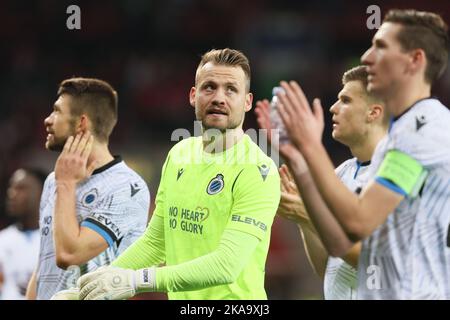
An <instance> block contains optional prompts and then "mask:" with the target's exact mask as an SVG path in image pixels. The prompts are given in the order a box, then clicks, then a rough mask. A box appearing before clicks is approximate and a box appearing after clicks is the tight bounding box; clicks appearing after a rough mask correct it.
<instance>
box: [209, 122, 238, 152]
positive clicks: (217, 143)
mask: <svg viewBox="0 0 450 320" xmlns="http://www.w3.org/2000/svg"><path fill="white" fill-rule="evenodd" d="M243 136H244V131H243V130H242V128H235V129H227V130H226V131H225V132H220V131H218V130H215V129H212V130H204V131H203V151H205V152H208V153H220V152H224V151H225V150H228V149H230V148H231V147H233V146H234V145H235V144H236V143H238V142H239V141H241V139H242V137H243Z"/></svg>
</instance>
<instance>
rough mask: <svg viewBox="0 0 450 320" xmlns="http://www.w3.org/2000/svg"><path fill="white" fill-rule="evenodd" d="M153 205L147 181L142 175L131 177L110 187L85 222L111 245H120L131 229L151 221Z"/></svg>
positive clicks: (83, 224) (82, 224)
mask: <svg viewBox="0 0 450 320" xmlns="http://www.w3.org/2000/svg"><path fill="white" fill-rule="evenodd" d="M149 206H150V192H149V191H148V188H147V185H146V183H145V182H144V181H143V180H142V179H137V178H136V179H127V180H125V181H123V182H121V183H119V185H117V186H114V187H112V188H110V191H109V192H108V193H107V194H106V195H105V196H104V197H103V199H101V200H100V201H98V205H97V206H96V207H94V208H92V210H91V212H90V214H89V215H88V216H87V217H86V218H85V219H84V220H83V221H82V222H81V226H83V227H87V228H90V229H92V230H94V231H96V232H97V233H98V234H99V235H101V236H102V237H103V238H104V239H105V240H106V242H107V243H108V245H109V246H110V247H113V246H114V245H116V246H119V244H120V242H121V240H122V238H123V237H124V236H125V235H126V234H127V233H128V232H129V230H131V229H132V228H136V226H137V224H142V223H144V221H145V222H146V221H147V217H148V210H149Z"/></svg>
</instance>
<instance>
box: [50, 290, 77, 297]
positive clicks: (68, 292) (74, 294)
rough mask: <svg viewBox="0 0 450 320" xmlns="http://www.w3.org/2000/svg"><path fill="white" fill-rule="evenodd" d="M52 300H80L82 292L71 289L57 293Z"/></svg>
mask: <svg viewBox="0 0 450 320" xmlns="http://www.w3.org/2000/svg"><path fill="white" fill-rule="evenodd" d="M50 300H80V290H79V289H78V288H70V289H67V290H61V291H59V292H57V293H55V294H54V295H53V296H52V297H51V298H50Z"/></svg>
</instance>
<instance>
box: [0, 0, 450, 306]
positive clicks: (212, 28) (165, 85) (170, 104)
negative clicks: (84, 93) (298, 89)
mask: <svg viewBox="0 0 450 320" xmlns="http://www.w3.org/2000/svg"><path fill="white" fill-rule="evenodd" d="M71 4H77V5H78V6H80V8H81V30H73V31H71V30H68V29H67V28H66V19H67V17H68V16H69V15H68V14H66V8H67V7H68V6H69V5H71ZM371 4H377V5H378V6H379V7H380V8H381V11H382V14H384V13H385V12H386V11H387V10H388V9H390V8H415V9H424V10H430V11H435V12H438V13H441V14H443V16H444V19H445V20H446V21H447V22H450V1H432V2H431V1H419V0H416V1H412V0H409V1H378V3H377V2H375V1H372V2H368V1H334V0H321V1H311V0H309V1H295V0H276V1H260V0H245V1H235V0H228V1H227V0H209V1H197V0H164V1H162V0H161V1H155V0H153V1H151V0H128V1H125V0H124V1H103V0H98V1H61V0H40V1H1V2H0V42H1V43H2V50H0V70H1V72H0V108H1V109H0V110H1V112H0V138H1V142H0V228H3V227H5V226H7V225H8V224H9V223H11V222H12V221H11V220H10V219H9V218H8V217H7V216H6V215H5V210H4V208H5V201H4V199H5V192H6V188H7V184H8V178H9V177H10V175H11V174H12V173H13V171H14V170H15V169H17V168H18V167H20V166H22V165H31V166H37V167H41V168H44V169H46V170H47V171H51V170H52V168H53V165H54V162H55V160H56V156H57V154H56V153H51V152H47V151H45V149H44V147H43V145H44V141H45V135H46V134H45V130H44V127H43V120H44V118H45V117H46V116H47V115H48V114H49V113H50V112H51V109H52V105H53V102H54V100H55V96H56V90H57V85H58V83H59V82H60V81H61V80H63V79H65V78H68V77H71V76H87V77H98V78H101V79H104V80H107V81H108V82H110V83H111V84H112V85H113V86H114V87H115V88H116V89H117V91H118V93H119V122H118V125H117V127H116V129H115V131H114V133H113V135H112V138H111V150H112V152H113V153H114V154H121V155H122V156H123V157H124V159H125V160H126V161H127V163H128V164H129V165H130V166H131V167H133V168H134V169H135V170H137V171H138V172H139V173H140V174H141V175H142V176H143V177H144V178H145V180H146V181H147V183H148V185H149V188H150V190H151V193H152V200H154V196H155V194H156V190H157V187H158V183H159V178H160V170H161V167H162V163H163V161H164V158H165V156H166V153H167V151H168V150H169V149H170V147H171V146H172V145H173V144H174V143H175V142H172V141H171V140H170V136H171V133H172V131H173V130H175V129H177V128H186V129H188V130H189V131H190V132H193V119H194V113H193V109H192V108H191V107H190V106H189V101H188V93H189V89H190V87H191V86H192V85H193V82H194V73H195V69H196V66H197V63H198V62H199V58H200V55H201V54H202V53H203V52H205V51H207V50H209V49H212V48H223V47H232V48H236V49H240V50H242V51H243V52H244V53H245V54H246V55H247V56H248V57H249V59H250V63H251V67H252V92H253V93H254V95H255V100H257V99H262V98H270V94H271V89H272V87H273V86H275V85H276V84H277V83H278V82H279V81H280V80H281V79H295V80H298V81H299V82H300V83H301V84H302V86H303V88H304V90H305V92H306V93H307V95H308V97H309V98H310V99H312V98H313V97H315V96H319V97H321V98H322V103H323V105H324V107H326V108H328V107H329V106H331V104H332V103H333V102H334V101H335V97H336V94H337V92H338V91H339V90H340V86H341V82H340V81H341V75H342V73H343V72H344V71H345V70H347V69H348V68H350V67H351V66H354V65H356V64H358V62H359V57H360V56H361V54H362V53H363V52H364V50H366V49H367V48H368V47H369V45H370V41H371V37H372V35H373V33H374V31H373V30H368V29H367V27H366V20H367V18H368V16H369V15H368V14H366V9H367V7H368V6H369V5H371ZM449 88H450V73H449V72H447V73H446V74H445V75H444V76H443V77H442V79H441V81H440V82H439V83H438V85H437V86H436V87H435V92H434V93H435V94H436V95H437V96H438V97H440V98H441V100H442V101H443V102H444V103H445V104H447V105H448V104H449V102H450V99H449V94H448V92H449V90H448V89H449ZM328 120H330V119H328ZM256 127H257V126H256V121H255V117H254V115H253V113H252V112H250V113H248V114H247V118H246V122H245V128H246V129H248V128H256ZM324 142H325V144H326V146H327V148H328V150H329V152H330V153H331V155H332V157H333V160H334V162H335V163H336V164H339V163H340V162H341V161H342V160H344V159H346V158H348V157H349V156H350V154H349V152H348V151H347V150H346V149H345V148H344V147H342V146H340V145H339V144H337V143H336V142H334V141H333V140H331V138H330V123H329V122H328V124H327V127H326V131H325V138H324ZM266 288H267V291H268V295H269V298H271V299H321V298H322V285H321V281H320V280H319V279H318V277H317V276H316V275H315V274H313V272H312V270H311V268H310V267H309V265H308V262H307V260H306V256H305V254H304V250H303V246H302V243H301V241H300V237H299V233H298V230H297V228H296V226H295V225H294V224H293V223H291V222H287V221H284V220H282V219H280V218H276V221H275V223H274V226H273V235H272V244H271V250H270V254H269V258H268V263H267V279H266Z"/></svg>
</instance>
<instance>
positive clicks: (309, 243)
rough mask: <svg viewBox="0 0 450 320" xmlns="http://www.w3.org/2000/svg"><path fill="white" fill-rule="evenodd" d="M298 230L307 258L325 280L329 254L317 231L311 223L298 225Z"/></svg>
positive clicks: (303, 222)
mask: <svg viewBox="0 0 450 320" xmlns="http://www.w3.org/2000/svg"><path fill="white" fill-rule="evenodd" d="M297 225H298V228H299V231H300V234H301V236H302V239H303V245H304V247H305V252H306V256H307V257H308V260H309V264H310V265H311V267H312V268H313V270H314V272H315V273H316V274H317V275H318V276H319V277H320V278H321V279H323V277H324V274H325V269H326V266H327V261H328V252H327V250H326V249H325V247H324V246H323V244H322V241H321V240H320V238H319V236H318V235H317V231H316V230H315V228H314V226H313V225H312V224H311V223H310V222H305V221H302V222H301V223H298V224H297Z"/></svg>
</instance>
